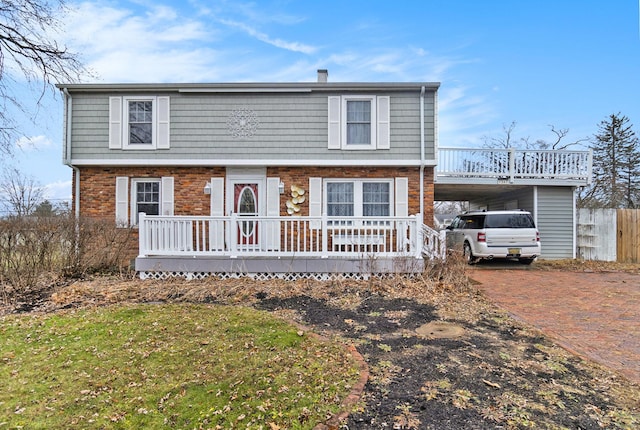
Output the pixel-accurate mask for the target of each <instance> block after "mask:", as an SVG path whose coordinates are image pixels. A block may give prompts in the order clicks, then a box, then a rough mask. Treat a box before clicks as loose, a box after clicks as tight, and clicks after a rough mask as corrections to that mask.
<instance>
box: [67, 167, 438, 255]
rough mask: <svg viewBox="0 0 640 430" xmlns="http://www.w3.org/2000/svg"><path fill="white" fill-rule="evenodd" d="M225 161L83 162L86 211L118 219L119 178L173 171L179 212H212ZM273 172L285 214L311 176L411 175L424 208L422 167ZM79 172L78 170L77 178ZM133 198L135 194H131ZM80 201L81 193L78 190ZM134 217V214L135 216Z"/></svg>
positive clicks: (412, 193)
mask: <svg viewBox="0 0 640 430" xmlns="http://www.w3.org/2000/svg"><path fill="white" fill-rule="evenodd" d="M225 173H226V169H225V168H224V167H83V168H81V169H80V216H82V217H91V218H100V219H104V220H113V221H114V222H115V211H116V178H117V177H119V176H126V177H128V178H129V179H133V178H137V179H139V178H154V179H160V178H161V177H165V176H170V177H173V179H174V214H175V215H192V216H208V215H210V213H211V209H210V196H209V195H207V194H205V193H204V185H205V184H206V183H207V181H209V180H210V179H211V178H212V177H225ZM267 177H278V178H280V180H281V181H282V182H283V183H284V184H285V193H284V194H283V195H280V214H281V215H283V216H286V215H287V207H286V201H287V200H288V199H289V198H291V193H290V190H291V185H296V186H299V187H300V188H302V189H304V190H306V191H308V188H309V178H310V177H321V178H385V179H387V178H396V177H406V178H408V186H409V191H408V192H409V196H408V197H409V215H413V214H417V213H418V212H419V211H420V201H419V196H420V185H419V184H420V180H419V178H420V173H419V169H418V168H415V167H411V168H395V167H357V168H354V167H349V168H344V167H333V168H331V167H328V168H327V167H269V168H267ZM76 180H77V178H76V177H75V175H74V178H73V183H74V190H75V182H76ZM433 191H434V185H433V168H431V167H428V168H425V175H424V212H425V213H424V221H423V222H424V223H425V224H427V225H430V226H433ZM129 198H130V199H131V196H130V197H129ZM73 204H74V207H75V195H74V202H73ZM300 215H309V201H308V199H307V200H306V202H305V203H303V204H301V205H300ZM130 218H131V216H130ZM137 239H138V235H137V231H134V232H133V235H132V236H131V243H130V245H129V246H128V249H129V251H128V255H127V256H126V257H127V258H134V257H135V256H136V255H137V253H138V243H137Z"/></svg>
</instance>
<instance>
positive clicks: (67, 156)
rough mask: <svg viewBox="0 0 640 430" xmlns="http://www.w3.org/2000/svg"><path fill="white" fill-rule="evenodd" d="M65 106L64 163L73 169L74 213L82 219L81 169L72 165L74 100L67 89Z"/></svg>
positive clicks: (63, 90) (65, 91) (64, 90)
mask: <svg viewBox="0 0 640 430" xmlns="http://www.w3.org/2000/svg"><path fill="white" fill-rule="evenodd" d="M62 92H63V93H64V104H65V119H66V120H65V126H66V128H65V136H64V156H63V160H62V161H63V163H64V164H65V165H67V166H69V167H71V169H73V179H74V181H73V182H74V184H75V188H74V190H73V201H74V210H73V211H74V213H75V216H76V218H79V217H80V169H78V168H77V167H76V166H74V165H73V164H71V118H72V116H71V115H72V113H73V109H72V108H73V98H72V97H71V94H69V90H67V88H66V87H65V88H63V89H62Z"/></svg>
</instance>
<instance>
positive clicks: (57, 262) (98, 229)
mask: <svg viewBox="0 0 640 430" xmlns="http://www.w3.org/2000/svg"><path fill="white" fill-rule="evenodd" d="M133 239H135V238H134V237H132V230H131V229H130V228H116V225H115V223H114V222H107V221H104V220H95V219H83V220H78V219H76V218H75V217H73V216H70V215H64V216H51V217H12V218H8V219H3V220H0V300H2V301H3V302H5V303H9V302H15V301H16V300H21V299H24V298H25V297H29V296H32V295H34V294H35V295H37V294H40V293H42V291H43V290H44V289H46V288H48V286H49V285H50V284H51V283H52V282H53V281H54V280H55V279H57V278H61V277H72V276H82V275H84V274H86V273H88V272H95V271H113V270H118V271H122V270H127V268H128V264H129V263H128V257H129V256H130V255H131V252H129V250H130V249H131V247H132V245H135V242H134V240H133ZM134 249H135V248H134Z"/></svg>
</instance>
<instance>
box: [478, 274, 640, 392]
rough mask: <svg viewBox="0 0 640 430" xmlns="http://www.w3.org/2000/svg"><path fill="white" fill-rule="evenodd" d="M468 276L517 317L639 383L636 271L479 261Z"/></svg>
mask: <svg viewBox="0 0 640 430" xmlns="http://www.w3.org/2000/svg"><path fill="white" fill-rule="evenodd" d="M469 276H470V277H471V279H473V280H475V281H477V282H478V283H479V285H478V287H479V288H480V290H481V291H483V292H484V293H485V295H486V296H487V297H488V298H489V299H490V300H491V301H493V302H494V303H496V304H497V305H498V306H500V307H502V308H503V309H505V310H506V311H507V312H509V313H510V314H511V315H513V316H514V317H515V318H518V319H520V320H523V321H525V322H527V323H529V324H532V325H534V326H536V327H538V328H539V329H541V330H542V331H544V332H545V333H546V334H548V335H549V336H550V337H552V338H553V339H555V340H556V341H557V342H558V343H559V344H560V345H562V346H563V347H565V348H566V349H568V350H570V351H572V352H574V353H577V354H578V355H581V356H583V357H585V358H588V359H591V360H593V361H596V362H598V363H600V364H603V365H605V366H608V367H610V368H612V369H614V370H616V371H618V372H620V373H621V374H623V375H624V376H626V377H627V378H629V379H630V380H631V381H634V382H638V383H640V275H639V274H634V273H624V272H573V271H559V270H551V271H549V270H536V269H535V263H534V264H533V266H531V267H527V266H522V265H519V264H518V263H514V264H509V263H499V264H496V263H480V264H478V265H475V266H472V268H471V270H469Z"/></svg>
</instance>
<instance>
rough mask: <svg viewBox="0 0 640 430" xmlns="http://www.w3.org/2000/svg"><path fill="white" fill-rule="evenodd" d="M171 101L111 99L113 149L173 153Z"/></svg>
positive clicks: (110, 140) (135, 98)
mask: <svg viewBox="0 0 640 430" xmlns="http://www.w3.org/2000/svg"><path fill="white" fill-rule="evenodd" d="M169 101H170V100H169V97H166V96H162V97H160V96H158V97H156V96H125V97H109V149H129V150H149V149H169V146H170V145H169V143H170V141H169V137H170V136H169V110H170V109H169V108H170V106H169Z"/></svg>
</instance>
